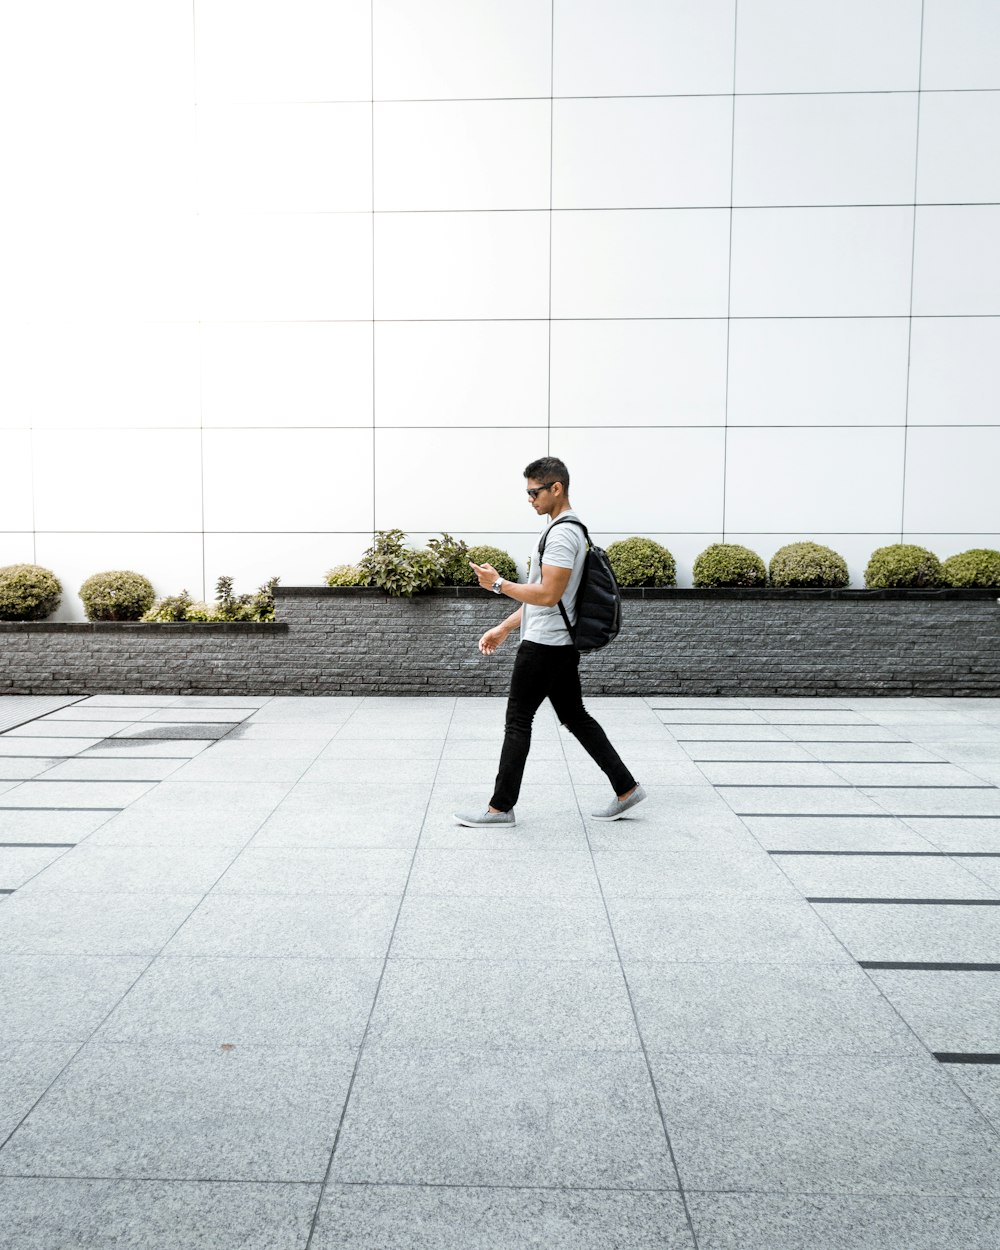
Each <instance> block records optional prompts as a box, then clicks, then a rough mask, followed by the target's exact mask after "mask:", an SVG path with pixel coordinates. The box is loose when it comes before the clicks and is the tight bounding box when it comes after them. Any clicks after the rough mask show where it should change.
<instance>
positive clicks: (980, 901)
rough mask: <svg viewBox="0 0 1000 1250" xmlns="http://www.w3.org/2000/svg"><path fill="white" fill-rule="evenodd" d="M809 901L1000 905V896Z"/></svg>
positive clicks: (820, 900) (819, 900)
mask: <svg viewBox="0 0 1000 1250" xmlns="http://www.w3.org/2000/svg"><path fill="white" fill-rule="evenodd" d="M806 902H807V903H879V904H881V903H892V904H898V905H900V906H906V907H1000V898H807V899H806Z"/></svg>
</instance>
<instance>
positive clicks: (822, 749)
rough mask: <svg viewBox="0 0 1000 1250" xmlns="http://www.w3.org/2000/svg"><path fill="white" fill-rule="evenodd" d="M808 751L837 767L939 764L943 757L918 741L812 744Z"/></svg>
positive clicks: (807, 745)
mask: <svg viewBox="0 0 1000 1250" xmlns="http://www.w3.org/2000/svg"><path fill="white" fill-rule="evenodd" d="M802 749H803V750H808V751H809V752H810V753H811V755H812V756H813V758H815V759H818V760H823V761H824V762H826V763H828V764H830V765H831V767H833V768H836V769H837V770H838V771H839V765H840V764H841V763H848V762H850V763H854V764H882V763H886V762H888V763H890V764H891V765H892V766H893V767H895V766H896V765H898V764H940V763H942V756H941V755H940V754H939V753H937V752H935V751H932V750H928V749H927V747H926V746H919V745H918V744H917V743H915V742H810V743H807V744H806V746H805V747H802Z"/></svg>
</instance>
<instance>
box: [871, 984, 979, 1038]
mask: <svg viewBox="0 0 1000 1250" xmlns="http://www.w3.org/2000/svg"><path fill="white" fill-rule="evenodd" d="M866 975H867V976H868V977H869V978H870V979H871V981H872V983H873V984H874V985H876V986H877V987H878V989H879V991H880V992H881V993H882V994H883V995H884V996H885V998H886V1000H887V1001H888V1002H889V1003H891V1004H892V1006H893V1008H894V1009H895V1010H896V1011H897V1012H898V1013H899V1015H900V1016H901V1017H902V1018H903V1019H904V1020H905V1021H906V1023H907V1024H908V1025H909V1027H910V1028H911V1029H912V1030H913V1031H914V1033H915V1034H916V1035H917V1037H919V1038H920V1040H921V1041H922V1042H923V1043H924V1045H925V1046H926V1047H927V1049H928V1050H930V1051H934V1052H950V1053H952V1054H970V1053H980V1054H1000V973H995V972H945V971H942V970H934V971H929V970H921V971H904V970H902V969H892V970H889V969H883V968H870V969H867V970H866Z"/></svg>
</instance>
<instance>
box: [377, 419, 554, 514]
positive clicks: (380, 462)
mask: <svg viewBox="0 0 1000 1250" xmlns="http://www.w3.org/2000/svg"><path fill="white" fill-rule="evenodd" d="M546 454H547V453H546V449H545V434H544V431H535V430H492V431H491V432H490V433H489V435H488V436H487V437H485V438H484V435H483V433H482V432H481V431H479V430H450V431H448V433H447V434H446V435H445V436H444V437H441V436H440V435H438V436H435V435H434V434H433V433H431V432H429V431H427V430H376V431H375V466H376V479H375V525H376V528H378V529H396V528H398V529H402V530H406V531H407V532H408V533H415V532H432V533H438V532H440V531H442V530H447V531H448V533H450V534H455V535H456V536H464V535H465V534H466V533H475V532H479V531H482V530H494V531H504V530H517V529H519V528H522V527H524V526H525V525H530V524H534V522H535V521H536V519H537V518H536V516H535V513H534V510H533V509H532V508H531V505H530V503H529V502H528V497H527V495H526V494H525V493H524V490H525V487H524V467H525V465H527V464H528V463H529V462H530V461H532V460H536V459H537V458H538V457H539V456H544V455H546ZM554 454H558V453H557V452H556V453H554Z"/></svg>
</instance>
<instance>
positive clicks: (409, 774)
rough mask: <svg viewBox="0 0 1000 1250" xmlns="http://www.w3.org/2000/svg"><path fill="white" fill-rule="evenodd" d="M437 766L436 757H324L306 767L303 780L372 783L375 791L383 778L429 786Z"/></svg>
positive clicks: (329, 783)
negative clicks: (414, 758) (341, 758)
mask: <svg viewBox="0 0 1000 1250" xmlns="http://www.w3.org/2000/svg"><path fill="white" fill-rule="evenodd" d="M437 768H438V761H437V759H422V760H421V759H418V760H412V759H396V760H389V759H372V760H363V759H353V760H339V759H323V760H317V761H315V762H314V763H311V764H310V765H309V766H308V768H307V769H306V770H305V772H304V773H303V775H302V781H303V782H304V783H306V784H317V785H329V786H339V785H344V784H348V785H364V786H371V787H372V788H373V789H374V790H375V791H376V792H377V790H378V788H379V787H380V786H381V785H382V783H383V782H385V781H388V782H391V783H392V784H393V785H429V784H430V783H431V782H432V781H433V780H434V774H435V773H436V772H437Z"/></svg>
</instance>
